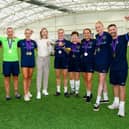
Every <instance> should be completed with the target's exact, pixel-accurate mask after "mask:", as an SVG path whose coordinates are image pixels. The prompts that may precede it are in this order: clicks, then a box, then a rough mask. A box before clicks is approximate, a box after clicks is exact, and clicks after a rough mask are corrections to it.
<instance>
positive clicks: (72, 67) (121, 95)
mask: <svg viewBox="0 0 129 129" xmlns="http://www.w3.org/2000/svg"><path fill="white" fill-rule="evenodd" d="M95 28H96V31H97V34H96V36H95V37H96V38H95V39H93V38H92V32H91V29H89V28H85V29H84V30H83V36H84V38H83V39H82V40H80V38H79V33H78V32H77V31H73V32H72V33H71V41H68V40H66V39H65V38H64V29H59V30H58V32H57V33H58V40H57V41H56V42H55V43H52V42H51V40H50V39H49V38H48V30H47V29H46V28H42V29H41V31H40V39H39V40H37V41H34V40H32V39H31V35H32V33H33V31H32V30H31V29H26V30H25V39H23V40H17V44H16V45H15V46H14V44H13V40H15V39H16V37H14V35H13V28H7V35H8V37H7V38H4V39H3V38H0V41H1V46H2V47H3V48H4V54H5V50H6V49H7V48H8V52H7V53H6V56H8V55H9V56H10V58H11V55H12V56H13V55H14V54H12V53H14V52H15V53H16V51H14V52H13V51H12V50H11V49H12V48H13V49H16V48H17V47H19V48H20V49H21V68H22V73H23V85H24V100H25V101H30V99H31V97H32V94H31V92H30V85H31V79H32V73H33V68H34V67H35V54H34V50H35V49H37V51H38V52H37V54H38V55H37V84H36V86H37V96H36V98H37V99H41V90H42V93H43V94H44V95H45V96H47V95H49V93H48V77H49V67H50V66H49V65H50V50H51V47H53V46H54V51H55V53H54V56H55V57H54V68H55V73H56V93H55V96H60V94H61V78H62V76H63V86H64V96H65V97H69V96H70V95H74V94H75V96H79V89H80V73H81V72H82V74H83V78H84V83H85V86H86V95H84V97H83V98H84V99H85V100H86V102H90V101H91V99H92V78H93V73H94V71H96V72H98V91H97V98H96V102H95V104H94V107H93V110H94V111H99V109H100V103H108V102H109V98H108V91H107V83H106V75H107V73H108V71H109V68H110V82H111V84H112V85H113V86H114V87H113V90H114V101H113V104H111V105H109V106H108V108H109V109H119V111H118V115H119V116H122V117H123V116H125V106H124V104H125V83H126V79H127V72H128V65H127V58H126V52H127V42H128V41H129V34H126V35H123V36H118V35H117V26H116V25H115V24H111V25H109V26H108V32H105V31H104V26H103V23H102V22H101V21H98V22H96V24H95ZM10 33H11V34H10ZM10 35H11V36H10ZM6 39H7V41H5V40H6ZM9 39H11V40H12V41H11V43H10V42H9ZM5 44H6V47H5ZM12 45H13V46H12ZM16 61H17V60H16ZM16 61H15V60H14V61H12V60H7V61H6V60H3V66H4V67H6V68H4V67H3V74H4V76H5V89H6V99H7V100H10V99H11V97H10V94H9V81H10V75H11V74H12V75H13V76H14V77H15V76H16V77H17V76H18V74H19V70H18V71H17V72H16V71H15V66H16V64H10V63H12V62H13V63H14V62H16ZM5 63H6V64H5ZM7 69H8V71H7ZM8 73H9V74H8ZM68 76H69V83H70V93H69V92H68ZM7 77H8V78H7ZM7 79H8V80H7ZM42 79H43V88H42ZM15 88H16V93H15V95H16V98H20V94H19V93H18V84H15ZM102 96H103V97H102Z"/></svg>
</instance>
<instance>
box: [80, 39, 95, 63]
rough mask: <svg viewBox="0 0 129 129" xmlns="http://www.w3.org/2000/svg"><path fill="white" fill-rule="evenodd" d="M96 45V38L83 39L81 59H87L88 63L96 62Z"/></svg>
mask: <svg viewBox="0 0 129 129" xmlns="http://www.w3.org/2000/svg"><path fill="white" fill-rule="evenodd" d="M95 46H96V40H95V39H90V40H89V41H87V40H86V39H83V40H82V41H81V59H83V60H85V62H87V63H94V52H95Z"/></svg>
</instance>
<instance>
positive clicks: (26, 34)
mask: <svg viewBox="0 0 129 129" xmlns="http://www.w3.org/2000/svg"><path fill="white" fill-rule="evenodd" d="M24 34H25V38H26V39H30V37H31V35H32V30H31V29H26V30H25V33H24Z"/></svg>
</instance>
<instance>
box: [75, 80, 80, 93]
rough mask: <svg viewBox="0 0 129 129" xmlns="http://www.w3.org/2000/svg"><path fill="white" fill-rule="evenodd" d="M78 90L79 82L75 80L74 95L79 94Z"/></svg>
mask: <svg viewBox="0 0 129 129" xmlns="http://www.w3.org/2000/svg"><path fill="white" fill-rule="evenodd" d="M79 89H80V80H77V81H75V90H76V91H75V92H76V94H78V93H79Z"/></svg>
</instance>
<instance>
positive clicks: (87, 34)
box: [83, 29, 91, 40]
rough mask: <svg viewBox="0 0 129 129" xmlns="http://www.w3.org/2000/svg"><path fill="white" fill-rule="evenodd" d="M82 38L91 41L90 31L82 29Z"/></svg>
mask: <svg viewBox="0 0 129 129" xmlns="http://www.w3.org/2000/svg"><path fill="white" fill-rule="evenodd" d="M83 36H84V38H85V39H86V40H89V39H91V31H90V29H84V30H83Z"/></svg>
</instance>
